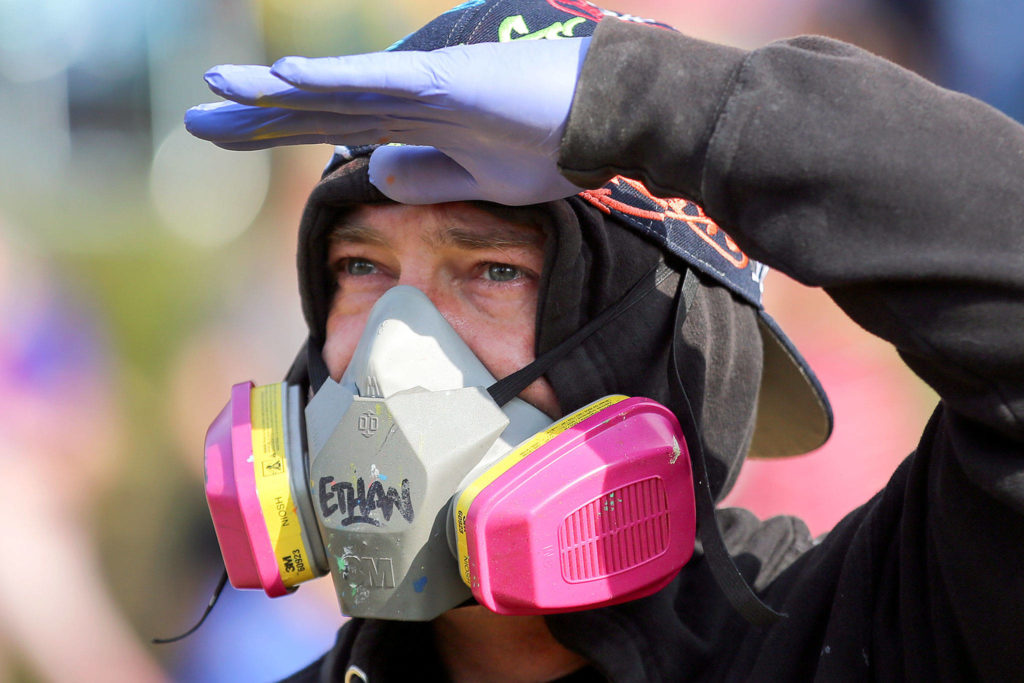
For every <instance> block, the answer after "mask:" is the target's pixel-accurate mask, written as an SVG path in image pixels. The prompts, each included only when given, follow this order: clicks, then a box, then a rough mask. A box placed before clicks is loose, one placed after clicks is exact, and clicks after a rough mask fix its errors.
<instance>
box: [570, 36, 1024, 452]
mask: <svg viewBox="0 0 1024 683" xmlns="http://www.w3.org/2000/svg"><path fill="white" fill-rule="evenodd" d="M702 65H703V68H702ZM641 75H642V76H641ZM602 116H604V117H610V119H611V120H610V121H606V122H605V123H603V124H598V123H596V122H597V121H598V120H600V118H601V117H602ZM560 162H561V166H562V169H563V173H564V174H565V175H566V176H567V177H568V178H569V179H570V180H572V181H573V182H575V183H577V184H584V185H589V186H594V185H596V184H599V183H600V182H601V181H603V180H605V179H607V178H608V177H609V176H610V175H612V174H614V173H623V174H626V175H630V176H632V177H636V178H639V179H641V180H643V181H645V182H646V183H647V184H648V185H649V186H650V187H651V188H652V189H653V190H655V191H656V192H657V191H660V192H662V193H666V194H677V195H683V196H687V197H689V198H692V199H694V200H696V201H698V202H700V203H701V204H702V205H703V206H704V208H705V210H706V211H707V212H708V214H709V215H710V216H711V217H713V218H714V219H715V220H716V221H717V222H718V223H719V224H720V225H721V226H722V227H723V228H724V229H725V230H726V231H727V232H729V233H730V235H731V236H732V237H733V238H734V239H735V240H736V242H737V243H739V244H740V246H741V247H743V248H744V250H745V251H746V252H747V253H748V254H749V255H750V256H752V257H754V258H756V259H758V260H761V261H764V262H766V263H767V264H769V265H771V266H773V267H775V268H778V269H779V270H781V271H783V272H785V273H787V274H789V275H790V276H792V277H794V278H796V279H797V280H800V281H802V282H804V283H806V284H809V285H815V286H821V287H824V288H826V290H827V291H828V292H829V293H830V294H831V295H832V296H833V297H834V298H835V300H836V301H837V302H838V303H839V304H840V305H841V306H842V307H843V308H844V309H845V310H846V312H847V313H848V314H849V315H851V317H853V318H854V319H855V320H857V321H858V322H859V323H860V324H861V325H863V326H864V327H866V328H868V329H869V330H871V331H873V332H874V333H876V334H878V335H880V336H882V337H884V338H886V339H888V340H889V341H891V342H893V343H894V344H895V345H896V346H897V348H898V349H899V350H900V352H901V353H902V354H903V356H904V358H905V359H906V360H907V362H908V363H909V364H910V365H911V366H912V367H913V368H914V370H915V371H917V372H918V373H919V374H920V375H921V376H922V377H923V378H924V379H926V380H927V381H928V382H929V383H931V384H932V385H933V386H934V387H935V388H936V389H937V390H938V391H939V393H940V394H941V395H942V396H943V398H944V399H945V400H946V401H947V403H948V404H950V405H951V407H953V408H954V409H956V410H957V411H958V412H960V413H962V414H964V415H967V416H969V417H971V418H973V419H976V420H979V421H982V422H984V423H986V424H988V425H990V426H994V427H996V428H998V429H999V430H1000V431H1003V432H1004V433H1008V434H1012V435H1015V436H1017V437H1018V438H1019V437H1020V436H1022V435H1024V382H1022V381H1021V379H1022V378H1024V353H1021V349H1022V348H1024V332H1022V331H1024V224H1022V222H1021V218H1020V216H1019V215H1018V214H1017V213H1016V207H1019V206H1022V205H1024V129H1022V128H1021V127H1020V126H1018V125H1017V124H1016V123H1014V122H1012V121H1011V120H1009V119H1008V118H1006V117H1004V116H1002V115H1001V114H999V113H998V112H996V111H994V110H992V109H991V108H989V107H987V106H985V105H983V104H981V103H979V102H976V101H974V100H971V99H970V98H967V97H965V96H962V95H958V94H955V93H951V92H949V91H945V90H942V89H941V88H938V87H936V86H934V85H933V84H930V83H928V82H927V81H924V80H923V79H920V78H918V77H916V76H914V75H913V74H911V73H909V72H907V71H905V70H903V69H900V68H899V67H896V66H894V65H892V64H890V63H888V62H885V61H884V60H881V59H879V58H877V57H874V56H872V55H869V54H868V53H866V52H863V51H861V50H859V49H857V48H854V47H852V46H849V45H845V44H842V43H837V42H834V41H829V40H827V39H821V38H798V39H794V40H791V41H785V42H781V43H775V44H772V45H769V46H767V47H765V48H762V49H760V50H756V51H754V52H750V53H744V52H742V51H739V50H736V49H734V48H726V47H720V46H714V45H711V44H708V43H702V42H700V41H695V40H693V39H690V38H686V37H685V36H679V35H676V34H673V33H671V32H668V31H657V30H652V29H647V28H643V27H636V26H631V25H625V24H615V23H612V22H604V23H603V24H602V27H601V28H600V29H599V31H598V33H597V34H596V35H595V37H594V41H593V43H592V46H591V50H590V53H589V54H588V58H587V61H586V63H585V64H584V69H583V74H582V78H581V81H580V85H579V86H578V89H577V93H576V97H575V101H574V105H573V111H572V115H571V118H570V123H569V127H568V130H567V132H566V135H565V138H564V139H563V150H562V156H561V159H560Z"/></svg>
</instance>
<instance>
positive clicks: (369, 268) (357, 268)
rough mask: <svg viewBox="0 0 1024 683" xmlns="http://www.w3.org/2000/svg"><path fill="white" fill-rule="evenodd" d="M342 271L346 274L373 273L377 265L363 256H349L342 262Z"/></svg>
mask: <svg viewBox="0 0 1024 683" xmlns="http://www.w3.org/2000/svg"><path fill="white" fill-rule="evenodd" d="M341 271H342V272H343V273H345V274H346V275H373V274H374V273H376V272H377V266H376V265H374V263H373V261H368V260H366V259H363V258H347V259H345V260H344V261H343V262H342V263H341Z"/></svg>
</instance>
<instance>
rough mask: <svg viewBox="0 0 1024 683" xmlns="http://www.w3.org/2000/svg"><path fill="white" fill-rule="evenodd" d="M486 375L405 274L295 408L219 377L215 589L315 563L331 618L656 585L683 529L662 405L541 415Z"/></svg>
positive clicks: (286, 396)
mask: <svg viewBox="0 0 1024 683" xmlns="http://www.w3.org/2000/svg"><path fill="white" fill-rule="evenodd" d="M577 343H578V342H577ZM494 386H495V380H494V378H493V377H492V376H491V375H490V374H489V372H488V371H487V369H486V368H485V367H484V366H483V364H482V363H481V362H480V360H479V359H478V358H477V357H476V356H475V355H474V354H473V353H472V351H470V349H469V348H468V347H467V346H466V345H465V343H464V342H463V341H462V340H461V339H460V338H459V336H458V334H457V333H456V332H455V331H454V330H453V329H452V328H451V327H450V326H449V324H448V323H447V321H445V319H444V318H443V316H442V315H441V314H440V313H439V312H438V311H437V309H436V308H435V307H434V306H433V304H432V303H431V302H430V300H429V299H428V298H427V297H426V296H425V295H424V294H423V293H422V292H420V291H419V290H417V289H414V288H411V287H406V286H399V287H395V288H393V289H391V290H389V291H388V292H387V293H385V294H384V295H383V296H382V297H381V298H380V299H379V300H378V302H377V303H376V305H375V306H374V308H373V309H372V311H371V313H370V315H369V318H368V320H367V323H366V327H365V330H364V332H363V335H362V337H361V339H360V341H359V343H358V345H357V347H356V350H355V352H354V355H353V357H352V360H351V362H350V363H349V365H348V368H347V369H346V371H345V373H344V375H343V376H342V378H341V380H340V381H339V382H335V381H334V380H332V379H330V378H328V379H327V380H326V381H325V382H324V383H323V385H322V386H321V387H320V388H319V389H318V390H316V392H315V394H314V395H313V396H312V397H309V399H308V405H307V400H306V399H307V396H305V395H304V392H303V391H302V390H301V389H300V386H299V385H296V384H290V383H287V382H286V383H281V384H274V385H269V386H259V387H256V386H253V385H252V383H248V382H246V383H242V384H237V385H235V386H234V387H233V388H232V390H231V398H230V401H229V402H228V404H227V406H226V407H225V408H224V410H223V411H221V413H220V414H219V415H218V416H217V418H216V419H215V420H214V422H213V424H212V425H211V426H210V429H209V431H208V433H207V437H206V496H207V500H208V502H209V505H210V511H211V515H212V517H213V521H214V526H215V528H216V532H217V538H218V541H219V543H220V547H221V551H222V554H223V557H224V562H225V566H226V569H227V574H228V577H229V578H230V581H231V583H232V585H233V586H235V587H236V588H262V589H263V590H264V591H265V592H266V593H267V594H268V595H270V596H272V597H276V596H280V595H284V594H287V593H289V592H290V591H291V590H293V589H294V587H295V586H297V585H298V584H299V583H301V582H303V581H307V580H309V579H313V578H315V577H317V576H321V575H323V574H327V573H330V574H331V578H332V580H333V582H334V586H335V589H336V592H337V595H338V601H339V603H340V605H341V610H342V612H343V613H344V614H346V615H349V616H353V617H367V618H380V619H399V620H430V619H433V618H434V617H436V616H438V615H440V614H441V613H443V612H445V611H447V610H449V609H452V608H454V607H457V606H459V605H461V604H463V603H466V602H467V601H469V600H470V598H475V600H476V601H477V602H479V603H480V604H483V605H485V606H486V607H488V608H489V609H491V610H492V611H494V612H498V613H502V614H544V613H550V612H567V611H573V610H580V609H588V608H593V607H599V606H603V605H610V604H614V603H618V602H624V601H626V600H632V599H636V598H639V597H643V596H645V595H649V594H651V593H654V592H655V591H657V590H659V589H661V588H662V587H664V586H665V585H666V584H667V583H668V582H669V581H671V579H672V578H673V577H674V576H675V575H676V573H677V572H678V571H679V569H680V568H681V567H682V566H683V565H684V564H685V563H686V562H687V560H688V559H689V558H690V556H691V554H692V552H693V548H694V536H695V511H694V489H693V480H692V474H691V466H690V455H689V451H688V449H687V444H686V440H685V439H684V437H683V433H682V431H681V430H680V428H679V424H678V422H677V420H676V417H675V416H674V415H673V414H672V413H671V412H670V411H669V410H668V409H667V408H665V407H664V406H662V405H660V404H658V403H656V402H654V401H651V400H649V399H644V398H628V397H625V396H608V397H605V398H603V399H601V400H599V401H596V402H594V403H592V404H590V405H588V406H586V407H584V408H582V409H580V410H578V411H575V412H573V413H572V414H570V415H568V416H566V417H564V418H562V419H560V420H557V421H555V422H553V423H552V420H551V419H550V418H549V417H548V416H546V415H545V414H544V413H542V412H540V411H539V410H537V409H536V408H534V407H533V406H531V405H529V404H527V403H525V402H524V401H522V400H520V399H517V398H511V399H510V400H505V399H504V398H501V397H500V396H499V398H498V400H496V399H495V396H494V391H493V387H494ZM489 389H491V391H489ZM515 393H518V391H516V392H515ZM513 395H514V394H513Z"/></svg>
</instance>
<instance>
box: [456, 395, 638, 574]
mask: <svg viewBox="0 0 1024 683" xmlns="http://www.w3.org/2000/svg"><path fill="white" fill-rule="evenodd" d="M627 398H629V397H628V396H623V395H621V394H613V395H611V396H605V397H604V398H602V399H600V400H598V401H594V402H593V403H591V404H589V405H586V406H584V407H582V408H580V409H579V410H577V411H576V412H574V413H572V414H571V415H567V416H566V417H563V418H562V419H561V420H559V421H558V422H556V423H554V424H553V425H551V426H550V427H548V428H547V429H545V430H544V431H543V432H537V433H536V434H534V435H533V436H531V437H530V438H529V439H527V440H526V441H523V442H522V443H521V444H519V445H518V446H516V447H515V448H513V449H512V450H511V451H509V452H508V454H507V455H505V457H503V458H502V459H501V460H499V461H498V462H496V463H494V464H493V465H491V466H490V467H489V468H487V469H486V470H485V471H484V472H483V474H481V475H480V476H479V477H477V478H476V479H475V480H473V482H472V483H471V484H470V485H469V486H467V487H466V489H465V490H464V491H463V492H462V495H460V496H459V500H458V503H457V504H456V506H455V531H456V539H457V541H458V550H459V572H460V573H461V574H462V580H463V582H465V584H466V585H467V586H469V587H470V588H472V587H473V583H472V580H473V579H472V575H471V571H470V567H469V541H468V539H467V537H466V518H467V516H468V515H469V507H470V506H471V505H472V504H473V501H474V500H475V499H476V497H477V495H479V493H480V492H481V491H483V490H484V489H485V488H487V487H488V486H490V485H491V484H492V483H494V480H495V479H497V478H498V477H500V476H501V475H502V474H504V473H505V472H507V471H508V470H509V469H511V468H512V466H513V465H515V464H516V463H517V462H519V461H520V460H522V459H523V458H525V457H526V456H528V455H529V454H530V453H533V452H534V451H536V450H537V449H538V448H540V447H541V446H543V445H544V444H546V443H547V442H549V441H551V440H552V439H554V438H555V437H556V436H558V435H559V434H561V433H562V432H564V431H565V430H567V429H571V428H572V427H575V426H576V425H578V424H579V423H581V422H583V421H584V420H586V419H587V418H589V417H593V416H594V415H596V414H597V413H599V412H601V411H602V410H604V409H605V408H607V407H608V406H613V405H615V404H616V403H619V402H620V401H625V400H626V399H627Z"/></svg>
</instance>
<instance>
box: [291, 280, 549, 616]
mask: <svg viewBox="0 0 1024 683" xmlns="http://www.w3.org/2000/svg"><path fill="white" fill-rule="evenodd" d="M493 382H494V378H493V377H492V376H491V375H490V373H489V372H488V371H487V370H486V368H484V366H483V364H482V363H481V362H480V360H479V359H478V358H476V356H475V355H474V354H473V353H472V351H470V350H469V348H468V347H466V345H465V343H464V342H463V341H462V340H461V339H460V338H459V336H458V334H457V333H456V332H455V331H454V330H453V329H452V328H451V326H450V325H448V323H447V322H446V321H445V320H444V318H443V317H442V316H441V314H440V313H439V312H438V311H437V309H436V308H434V306H433V305H432V304H431V302H430V300H429V299H428V298H427V297H426V296H425V295H424V294H423V293H422V292H420V291H419V290H417V289H414V288H412V287H405V286H400V287H395V288H393V289H391V290H389V291H388V292H387V293H385V294H384V295H383V296H382V297H381V298H380V299H379V300H378V302H377V304H376V305H375V306H374V308H373V310H372V311H371V313H370V316H369V318H368V320H367V323H366V327H365V329H364V332H363V335H362V337H361V338H360V341H359V343H358V345H357V347H356V350H355V352H354V354H353V357H352V360H351V361H350V363H349V365H348V368H347V369H346V371H345V374H344V375H343V376H342V378H341V381H340V382H335V381H334V380H332V379H328V380H327V381H326V382H325V383H324V385H323V387H321V389H320V390H319V391H318V392H317V393H316V395H315V396H314V397H313V398H312V399H311V400H310V402H309V405H308V406H307V408H306V427H307V437H308V444H309V451H308V452H309V470H308V471H309V475H310V476H309V490H310V495H311V498H312V501H313V507H314V511H315V513H316V517H317V524H318V527H319V530H320V534H321V537H322V539H323V543H324V547H325V549H326V555H327V565H328V567H329V569H330V572H331V578H332V579H333V581H334V586H335V590H336V592H337V595H338V601H339V604H340V605H341V610H342V612H343V613H345V614H346V615H349V616H354V617H368V618H379V619H398V620H416V621H419V620H429V619H433V618H434V617H436V616H438V615H439V614H441V613H443V612H445V611H447V610H449V609H451V608H453V607H455V606H457V605H458V604H460V603H462V602H464V601H465V600H467V599H468V598H469V597H470V595H471V593H470V590H469V588H468V587H467V586H466V585H465V584H464V583H463V582H462V579H461V578H460V576H459V571H458V567H457V564H456V560H455V555H454V554H453V553H452V550H451V548H450V544H449V534H450V527H451V523H452V522H451V512H450V501H451V499H452V497H453V495H454V494H457V493H458V492H460V491H461V490H462V489H463V488H464V487H465V486H466V485H467V484H468V482H469V481H472V479H474V478H475V477H476V475H477V474H478V473H479V472H481V471H483V470H484V469H486V468H487V467H489V466H490V465H491V464H492V463H493V462H495V461H496V460H498V459H499V458H501V456H503V455H504V454H505V453H507V452H508V451H509V450H510V449H511V448H512V447H513V446H515V445H516V444H517V443H519V442H520V441H522V440H524V439H526V438H528V437H529V436H531V435H533V434H534V433H536V432H537V431H540V430H542V429H544V428H545V427H547V426H548V425H549V424H550V423H551V420H550V418H548V417H547V416H546V415H544V414H543V413H541V412H540V411H539V410H537V409H536V408H533V407H532V406H530V405H529V404H527V403H525V402H523V401H521V400H519V399H514V400H513V401H511V402H509V403H508V404H506V405H505V407H504V409H502V408H501V407H499V406H498V405H497V404H496V403H495V402H494V400H493V399H492V398H491V397H490V395H489V394H488V393H487V391H486V389H485V387H487V386H489V385H490V384H492V383H493Z"/></svg>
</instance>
